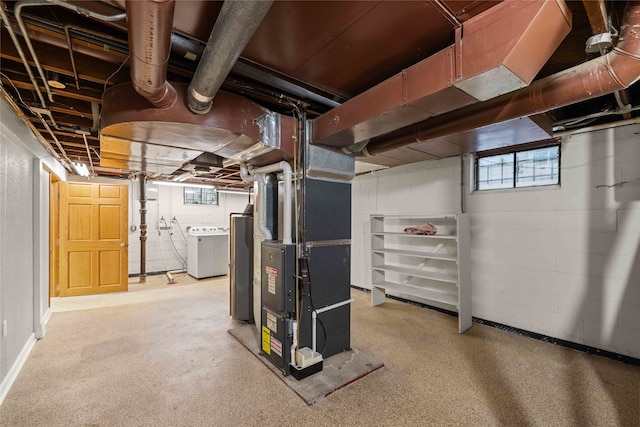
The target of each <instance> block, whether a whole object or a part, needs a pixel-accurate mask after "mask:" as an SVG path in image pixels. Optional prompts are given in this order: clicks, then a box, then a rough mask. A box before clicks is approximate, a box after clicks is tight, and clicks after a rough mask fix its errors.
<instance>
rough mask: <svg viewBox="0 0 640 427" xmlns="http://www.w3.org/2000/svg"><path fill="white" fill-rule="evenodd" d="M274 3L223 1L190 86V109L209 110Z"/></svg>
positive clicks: (199, 111) (196, 111) (195, 110)
mask: <svg viewBox="0 0 640 427" xmlns="http://www.w3.org/2000/svg"><path fill="white" fill-rule="evenodd" d="M271 3H272V1H271V0H269V1H232V0H227V1H225V2H224V4H223V5H222V10H220V14H219V15H218V19H217V20H216V23H215V25H214V26H213V30H212V31H211V36H210V37H209V41H208V42H207V46H206V47H205V49H204V53H203V55H202V58H201V59H200V63H199V64H198V68H197V70H196V72H195V74H194V76H193V80H192V81H191V84H190V85H189V91H188V93H189V100H188V103H189V108H190V109H191V111H193V112H194V113H197V114H206V113H207V112H209V110H210V109H211V104H212V103H213V98H214V97H215V96H216V93H217V92H218V90H219V89H220V87H221V86H222V83H223V82H224V79H225V78H226V77H227V75H228V74H229V71H231V68H233V65H234V64H235V63H236V61H237V60H238V58H239V57H240V54H241V53H242V51H243V50H244V48H245V46H246V45H247V43H249V40H251V36H252V35H253V33H254V32H255V30H256V28H258V25H260V22H261V21H262V18H264V16H265V14H266V13H267V11H268V10H269V8H270V7H271Z"/></svg>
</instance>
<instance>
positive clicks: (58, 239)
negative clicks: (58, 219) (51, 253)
mask: <svg viewBox="0 0 640 427" xmlns="http://www.w3.org/2000/svg"><path fill="white" fill-rule="evenodd" d="M56 245H60V238H59V237H58V238H57V239H56Z"/></svg>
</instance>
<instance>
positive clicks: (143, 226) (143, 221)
mask: <svg viewBox="0 0 640 427" xmlns="http://www.w3.org/2000/svg"><path fill="white" fill-rule="evenodd" d="M138 177H139V179H140V283H145V282H146V281H147V197H146V194H145V184H146V180H147V176H146V175H145V174H143V173H141V174H140V175H138Z"/></svg>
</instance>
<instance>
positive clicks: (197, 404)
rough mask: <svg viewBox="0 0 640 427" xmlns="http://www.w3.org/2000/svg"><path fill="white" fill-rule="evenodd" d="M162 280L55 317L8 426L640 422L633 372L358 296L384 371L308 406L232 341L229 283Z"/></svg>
mask: <svg viewBox="0 0 640 427" xmlns="http://www.w3.org/2000/svg"><path fill="white" fill-rule="evenodd" d="M156 280H157V279H156ZM160 280H161V281H160V282H159V283H156V284H154V283H149V285H147V287H148V288H147V289H149V290H148V291H147V290H140V291H134V292H131V296H132V297H133V298H134V301H133V302H131V303H127V304H124V303H122V302H120V303H118V304H115V305H113V304H109V303H105V304H103V306H102V308H94V309H89V310H82V309H80V308H82V306H81V303H78V306H77V307H76V309H75V310H71V311H65V312H56V313H53V315H52V317H51V320H50V321H49V324H48V327H47V330H48V332H47V335H46V337H45V338H44V339H43V340H40V341H38V343H36V345H35V348H34V349H33V352H32V353H31V356H30V357H29V359H28V360H27V362H26V365H25V367H24V369H23V371H22V372H21V373H20V375H19V376H18V379H17V380H16V383H15V384H14V386H13V388H12V389H11V390H10V392H9V394H8V396H7V398H6V399H5V402H4V404H3V405H2V407H0V425H2V426H47V427H49V426H299V425H311V426H336V425H339V426H363V425H364V426H374V425H375V426H378V425H383V426H396V425H397V426H423V425H435V426H454V425H463V426H500V425H504V426H634V427H637V426H638V421H639V420H640V416H639V410H640V404H639V402H640V368H639V367H636V366H630V365H625V364H622V363H619V362H615V361H612V360H609V359H605V358H602V357H599V356H590V355H586V354H583V353H579V352H576V351H574V350H569V349H566V348H561V347H557V346H553V345H550V344H546V343H543V342H539V341H534V340H531V339H528V338H525V337H522V336H518V335H515V334H512V333H509V332H506V331H501V330H498V329H494V328H490V327H486V326H483V325H478V324H474V325H473V326H472V327H471V329H470V330H469V331H468V332H467V333H465V334H464V335H460V334H458V333H457V319H456V318H454V317H451V316H447V315H445V314H442V313H438V312H435V311H432V310H427V309H423V308H419V307H415V306H411V305H408V304H405V303H402V302H398V301H394V300H387V302H385V303H384V304H382V305H380V306H378V307H371V304H370V300H369V297H370V295H369V294H367V293H365V292H362V291H358V290H352V296H353V297H354V298H355V299H356V301H355V303H354V304H353V308H352V319H351V324H352V347H353V348H357V349H358V350H360V351H361V352H363V353H367V354H372V355H375V356H376V357H377V358H379V359H380V360H383V361H384V364H385V366H384V367H383V368H381V369H378V370H377V371H375V372H374V373H372V374H370V375H367V376H365V377H364V378H361V379H359V380H357V381H355V382H353V383H352V384H350V385H348V386H347V387H343V388H341V389H339V390H337V391H336V392H334V393H332V394H330V395H329V396H327V397H325V398H322V399H320V400H319V401H318V402H317V403H315V404H313V405H311V406H309V405H307V404H306V403H305V402H304V401H303V400H302V399H300V398H299V397H298V396H297V395H296V394H295V393H292V391H291V389H290V388H289V387H288V386H287V385H286V384H285V383H284V382H283V381H281V380H279V379H277V378H276V377H275V375H274V374H273V372H271V371H270V370H269V369H265V365H264V364H263V363H262V362H260V361H259V360H258V359H257V358H256V357H255V356H254V355H253V354H251V353H250V352H248V351H247V350H246V349H245V348H244V347H243V345H242V344H240V343H239V342H238V341H237V340H236V339H235V338H233V337H232V336H231V335H230V334H228V333H227V331H228V330H229V329H232V328H234V327H235V326H236V325H235V324H234V322H233V321H232V320H231V318H230V316H229V299H228V290H229V287H228V286H229V285H228V282H227V281H226V280H224V279H221V280H220V279H219V280H204V281H200V282H195V281H193V280H190V279H188V278H185V279H183V280H182V281H180V282H179V283H178V284H176V285H165V284H164V283H163V282H162V280H163V279H162V278H161V279H160ZM150 282H152V280H151V279H150ZM104 298H105V301H110V296H109V295H105V296H104ZM121 298H122V297H121ZM81 301H82V300H81V299H80V302H81ZM110 305H111V306H110ZM67 309H69V307H67Z"/></svg>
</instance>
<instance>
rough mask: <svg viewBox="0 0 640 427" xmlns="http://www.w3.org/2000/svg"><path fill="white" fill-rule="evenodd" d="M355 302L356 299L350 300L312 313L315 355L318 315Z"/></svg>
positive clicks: (312, 340) (312, 344)
mask: <svg viewBox="0 0 640 427" xmlns="http://www.w3.org/2000/svg"><path fill="white" fill-rule="evenodd" d="M354 301H355V298H349V299H347V300H344V301H341V302H337V303H335V304H332V305H328V306H326V307H322V308H319V309H317V310H313V311H312V312H311V319H312V322H311V349H312V350H313V352H314V353H315V351H316V320H317V318H318V314H320V313H324V312H325V311H329V310H333V309H334V308H338V307H342V306H343V305H347V304H351V303H352V302H354Z"/></svg>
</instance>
